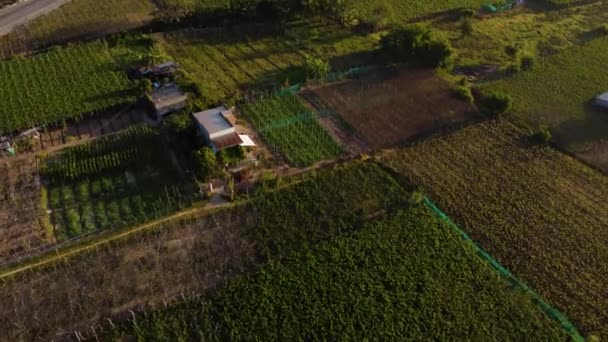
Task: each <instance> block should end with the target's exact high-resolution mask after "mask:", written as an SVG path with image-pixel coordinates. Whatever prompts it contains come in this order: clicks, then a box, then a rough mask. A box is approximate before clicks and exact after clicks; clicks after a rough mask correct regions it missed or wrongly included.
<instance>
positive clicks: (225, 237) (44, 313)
mask: <svg viewBox="0 0 608 342" xmlns="http://www.w3.org/2000/svg"><path fill="white" fill-rule="evenodd" d="M301 177H303V178H298V179H295V180H293V181H294V183H293V184H291V185H287V186H284V187H282V188H281V189H272V190H273V191H268V192H266V191H264V192H262V193H258V194H257V195H256V196H254V197H252V199H251V200H250V201H248V202H246V203H242V205H236V206H233V207H228V208H224V209H220V210H215V211H213V212H205V211H201V212H198V213H197V212H194V213H193V215H192V217H190V216H187V217H186V218H184V219H183V220H179V221H178V220H173V221H170V222H167V223H163V224H162V225H160V226H156V227H152V228H151V229H148V230H144V231H140V232H138V233H137V234H134V235H131V236H129V237H127V238H122V239H120V240H119V241H115V242H113V243H111V244H109V245H103V246H100V247H99V248H96V249H91V250H89V251H87V252H83V253H79V254H76V255H71V256H69V258H68V260H66V262H63V261H60V262H58V263H57V264H54V265H53V266H51V265H49V266H50V267H44V268H34V269H32V270H30V271H28V272H25V273H23V274H21V275H20V276H18V277H15V278H11V279H5V280H6V282H5V283H4V284H3V286H0V326H2V327H4V328H3V329H0V340H10V341H20V340H36V339H40V340H49V339H53V338H54V339H57V338H58V336H59V335H61V334H66V332H69V333H68V334H72V332H73V331H75V330H80V329H83V330H88V329H90V327H91V326H92V325H95V326H97V324H105V323H107V320H106V319H105V317H113V321H114V322H115V323H117V322H118V320H117V318H116V317H114V316H118V317H122V318H124V317H126V316H129V315H130V314H129V313H128V310H134V311H137V310H136V308H139V307H141V306H142V305H148V304H150V305H153V306H158V307H162V306H163V302H167V303H169V302H171V301H172V300H179V298H181V294H182V293H184V294H190V293H202V292H206V291H209V290H210V289H213V288H214V287H215V286H216V285H218V284H222V283H224V281H225V280H226V279H229V278H231V277H233V276H234V275H237V274H240V273H242V272H246V271H248V270H252V269H253V268H252V267H251V266H253V265H255V263H259V262H260V261H261V259H260V256H262V257H264V258H265V259H268V258H280V257H283V256H286V255H289V254H291V253H292V252H293V251H298V250H302V249H303V248H306V246H309V245H313V244H316V243H317V242H319V241H323V240H326V239H329V238H331V237H333V236H336V235H340V234H348V233H350V232H352V230H353V229H357V228H359V227H360V226H361V224H362V222H364V221H366V220H369V219H371V218H373V217H376V216H377V215H378V213H379V212H384V211H387V212H390V211H392V210H393V209H395V208H399V207H401V206H402V203H403V198H406V197H407V193H406V192H405V191H403V189H401V187H400V186H399V185H398V184H397V183H396V182H395V181H394V180H393V179H392V178H391V177H390V175H388V174H387V173H386V172H384V171H383V170H382V169H381V168H380V167H378V166H377V165H375V164H372V163H363V162H356V163H348V164H344V165H339V166H338V167H334V168H331V169H324V170H318V171H317V172H316V173H315V174H314V175H312V174H310V175H302V176H301ZM275 190H276V191H275ZM93 209H94V210H95V208H93ZM109 270H111V272H110V271H109ZM49 292H50V293H52V294H53V295H52V296H49V295H48V294H49ZM109 299H111V300H109ZM66 303H72V304H73V305H66ZM75 307H78V308H79V309H77V310H73V308H75ZM125 314H126V315H125ZM32 317H38V318H39V319H38V320H32ZM62 336H63V335H62Z"/></svg>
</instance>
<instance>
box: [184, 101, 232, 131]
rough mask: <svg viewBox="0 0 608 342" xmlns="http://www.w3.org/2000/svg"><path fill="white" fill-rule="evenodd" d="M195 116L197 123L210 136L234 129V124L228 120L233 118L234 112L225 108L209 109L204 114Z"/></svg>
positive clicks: (199, 113) (195, 114)
mask: <svg viewBox="0 0 608 342" xmlns="http://www.w3.org/2000/svg"><path fill="white" fill-rule="evenodd" d="M193 115H194V118H195V119H196V121H197V122H198V123H199V124H200V125H201V126H203V127H204V128H205V130H207V132H208V133H209V134H213V133H217V132H221V131H224V130H226V129H230V128H232V127H234V124H233V123H232V122H230V120H229V119H228V118H229V117H231V116H233V115H232V111H231V110H230V109H228V108H226V107H225V106H220V107H217V108H212V109H207V110H205V111H202V112H198V113H194V114H193ZM237 138H238V136H237Z"/></svg>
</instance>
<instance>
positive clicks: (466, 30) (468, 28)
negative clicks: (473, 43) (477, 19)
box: [460, 18, 473, 36]
mask: <svg viewBox="0 0 608 342" xmlns="http://www.w3.org/2000/svg"><path fill="white" fill-rule="evenodd" d="M460 31H461V32H462V35H463V36H469V35H471V34H472V33H473V22H472V21H471V19H468V18H466V19H463V20H462V22H461V23H460Z"/></svg>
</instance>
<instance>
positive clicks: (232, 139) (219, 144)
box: [211, 133, 243, 151]
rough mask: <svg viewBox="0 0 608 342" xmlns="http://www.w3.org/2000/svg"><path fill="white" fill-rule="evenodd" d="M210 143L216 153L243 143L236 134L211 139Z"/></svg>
mask: <svg viewBox="0 0 608 342" xmlns="http://www.w3.org/2000/svg"><path fill="white" fill-rule="evenodd" d="M211 143H212V144H213V147H215V149H216V150H217V151H219V150H223V149H226V148H230V147H234V146H239V145H240V144H242V143H243V141H242V140H241V138H240V137H239V135H238V134H236V133H230V134H226V135H222V136H220V137H217V138H215V139H212V140H211Z"/></svg>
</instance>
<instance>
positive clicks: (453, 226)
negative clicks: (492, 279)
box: [424, 196, 585, 342]
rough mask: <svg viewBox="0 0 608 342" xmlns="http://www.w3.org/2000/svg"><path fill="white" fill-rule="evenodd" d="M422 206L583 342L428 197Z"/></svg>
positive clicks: (581, 340) (573, 328)
mask: <svg viewBox="0 0 608 342" xmlns="http://www.w3.org/2000/svg"><path fill="white" fill-rule="evenodd" d="M424 204H425V205H426V206H427V207H428V208H429V209H431V210H432V211H433V212H434V213H435V214H436V215H437V216H438V217H439V218H440V219H441V220H442V221H443V222H445V223H446V224H447V225H448V226H449V227H450V228H451V229H452V230H453V231H454V232H456V233H457V234H458V235H459V236H460V237H461V238H462V240H464V241H465V242H466V243H468V244H469V245H471V246H472V247H473V249H474V250H475V253H476V254H477V256H479V257H480V258H481V259H483V260H484V261H485V262H486V263H487V264H489V265H490V267H492V269H494V270H495V271H496V272H498V273H499V274H500V275H501V276H502V277H503V278H505V279H506V280H507V281H508V282H509V283H510V284H511V286H512V287H513V288H516V289H519V290H522V291H523V293H525V294H527V295H530V296H531V297H532V299H533V301H534V303H535V304H536V305H537V306H538V307H539V308H540V309H541V310H542V311H543V312H544V313H545V314H547V316H549V318H551V319H553V320H554V321H556V322H557V323H559V325H560V326H561V328H562V329H563V330H564V331H565V332H566V333H568V335H570V337H571V338H572V339H573V340H574V341H575V342H584V341H585V338H584V337H583V336H582V335H581V334H580V332H579V331H578V329H577V328H576V326H575V325H574V324H573V323H572V322H571V321H570V320H569V319H568V318H567V317H566V316H565V315H564V314H562V313H561V312H559V311H558V310H557V309H555V308H554V307H552V306H551V305H550V304H549V303H547V302H546V301H545V300H544V299H543V298H542V297H541V296H540V295H539V294H538V293H536V291H534V290H533V289H531V288H530V287H529V286H528V285H526V284H525V283H523V282H522V281H521V280H519V279H518V278H517V277H515V276H514V275H513V274H512V273H511V272H510V271H509V270H508V269H507V268H506V267H504V266H503V265H502V264H500V263H499V262H498V261H497V260H496V259H494V257H492V255H490V254H489V253H488V252H486V251H485V250H484V249H483V248H481V247H480V246H479V245H478V244H477V243H475V241H473V239H471V237H470V236H469V235H468V234H467V233H466V232H465V231H463V230H462V229H460V227H458V225H456V224H455V223H454V221H452V220H451V219H450V217H449V216H448V215H447V214H445V213H444V212H443V211H442V210H441V209H439V207H437V205H436V204H435V203H433V202H432V201H431V200H430V199H429V198H428V197H426V196H425V197H424Z"/></svg>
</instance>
